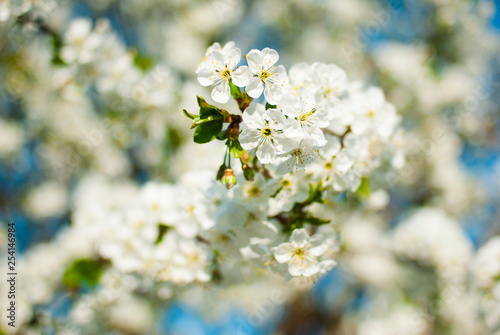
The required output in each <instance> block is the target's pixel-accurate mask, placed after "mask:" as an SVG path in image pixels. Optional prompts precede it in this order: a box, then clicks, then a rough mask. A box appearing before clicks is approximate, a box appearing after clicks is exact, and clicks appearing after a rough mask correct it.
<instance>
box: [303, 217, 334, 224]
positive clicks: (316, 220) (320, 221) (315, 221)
mask: <svg viewBox="0 0 500 335" xmlns="http://www.w3.org/2000/svg"><path fill="white" fill-rule="evenodd" d="M304 221H306V222H307V223H309V224H312V225H313V226H321V225H324V224H327V223H330V220H324V219H320V218H316V217H314V216H307V217H306V218H305V219H304Z"/></svg>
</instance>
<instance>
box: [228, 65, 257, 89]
mask: <svg viewBox="0 0 500 335" xmlns="http://www.w3.org/2000/svg"><path fill="white" fill-rule="evenodd" d="M231 79H232V80H233V84H235V85H236V86H239V87H245V86H247V85H248V82H249V81H250V79H252V71H250V69H249V68H248V66H246V65H244V66H240V67H239V68H237V69H236V71H234V72H233V75H232V76H231Z"/></svg>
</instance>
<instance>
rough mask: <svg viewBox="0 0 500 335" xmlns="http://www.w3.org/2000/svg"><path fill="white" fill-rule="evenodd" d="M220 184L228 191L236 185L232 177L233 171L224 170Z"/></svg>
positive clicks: (234, 177)
mask: <svg viewBox="0 0 500 335" xmlns="http://www.w3.org/2000/svg"><path fill="white" fill-rule="evenodd" d="M222 184H224V185H225V186H226V188H227V189H228V190H229V189H230V188H231V187H233V186H234V185H236V176H235V175H234V171H233V169H225V170H224V175H223V176H222Z"/></svg>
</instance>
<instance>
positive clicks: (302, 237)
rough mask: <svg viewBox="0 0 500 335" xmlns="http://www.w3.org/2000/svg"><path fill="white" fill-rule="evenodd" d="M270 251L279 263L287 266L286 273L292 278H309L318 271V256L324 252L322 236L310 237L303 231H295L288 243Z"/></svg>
mask: <svg viewBox="0 0 500 335" xmlns="http://www.w3.org/2000/svg"><path fill="white" fill-rule="evenodd" d="M271 251H272V252H273V254H274V258H276V260H277V261H278V262H279V263H287V264H288V272H289V273H290V274H291V275H292V276H305V277H309V276H312V275H314V274H316V273H318V271H319V270H320V268H321V266H320V263H319V262H318V256H321V255H322V254H324V253H325V252H326V247H325V245H324V238H323V236H322V235H320V234H315V235H314V236H312V237H310V236H309V234H307V232H306V230H305V229H296V230H294V231H293V232H292V236H291V237H290V242H285V243H282V244H280V245H279V246H277V247H275V248H272V249H271Z"/></svg>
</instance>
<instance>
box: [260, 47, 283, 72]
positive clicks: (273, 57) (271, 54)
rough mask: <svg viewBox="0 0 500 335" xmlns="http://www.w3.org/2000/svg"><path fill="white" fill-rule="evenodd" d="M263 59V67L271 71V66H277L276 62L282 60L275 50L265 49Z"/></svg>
mask: <svg viewBox="0 0 500 335" xmlns="http://www.w3.org/2000/svg"><path fill="white" fill-rule="evenodd" d="M260 55H261V57H262V65H263V66H264V68H265V69H269V68H270V67H271V66H273V65H274V64H276V62H277V61H278V60H279V59H280V56H279V55H278V52H277V51H276V50H274V49H270V48H264V49H262V52H261V54H260Z"/></svg>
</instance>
